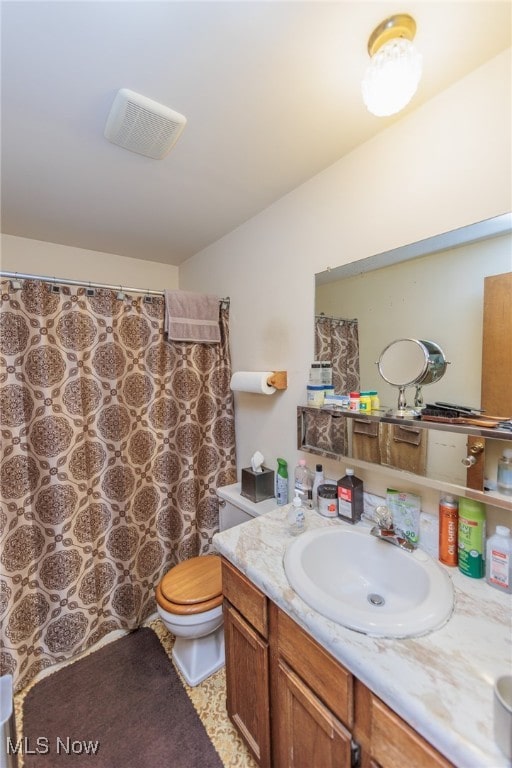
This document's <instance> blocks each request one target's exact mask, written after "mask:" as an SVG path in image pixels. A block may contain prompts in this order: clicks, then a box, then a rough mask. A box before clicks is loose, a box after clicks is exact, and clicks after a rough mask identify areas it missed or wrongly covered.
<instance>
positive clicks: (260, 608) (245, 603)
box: [222, 559, 272, 768]
mask: <svg viewBox="0 0 512 768" xmlns="http://www.w3.org/2000/svg"><path fill="white" fill-rule="evenodd" d="M222 591H223V594H224V638H225V645H226V708H227V712H228V716H229V718H230V720H231V721H232V723H233V724H234V725H235V727H236V728H237V729H238V731H239V733H240V734H241V736H242V738H243V739H244V741H245V743H246V744H247V746H248V747H249V749H250V750H251V752H252V754H253V755H254V758H255V759H256V761H257V762H258V764H259V765H260V766H261V768H271V766H272V759H271V754H270V678H269V666H270V665H269V644H268V605H267V604H268V600H267V598H266V597H265V595H263V594H262V593H261V592H260V591H259V590H258V589H257V588H256V587H255V586H254V585H253V584H252V583H251V582H250V581H249V580H248V579H246V577H245V576H244V575H243V574H241V573H240V572H239V571H238V570H236V569H235V568H233V566H232V565H231V564H230V563H228V562H227V561H226V560H224V559H223V560H222Z"/></svg>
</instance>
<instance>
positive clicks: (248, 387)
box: [231, 371, 276, 395]
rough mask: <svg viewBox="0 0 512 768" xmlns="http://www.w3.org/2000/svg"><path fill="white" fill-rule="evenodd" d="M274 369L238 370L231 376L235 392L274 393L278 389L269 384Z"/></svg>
mask: <svg viewBox="0 0 512 768" xmlns="http://www.w3.org/2000/svg"><path fill="white" fill-rule="evenodd" d="M272 373H273V372H272V371H238V372H237V373H234V374H233V375H232V377H231V389H232V390H233V392H256V393H258V394H260V395H272V394H273V393H274V392H275V391H276V390H275V387H270V386H269V385H268V384H267V379H268V377H269V376H272Z"/></svg>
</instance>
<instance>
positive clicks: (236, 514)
mask: <svg viewBox="0 0 512 768" xmlns="http://www.w3.org/2000/svg"><path fill="white" fill-rule="evenodd" d="M240 491H241V483H233V484H232V485H224V486H222V487H221V488H217V496H218V497H219V499H220V503H219V530H221V531H226V530H227V529H228V528H233V526H235V525H240V524H241V523H246V522H247V521H248V520H252V518H253V517H258V515H263V514H264V513H265V512H270V510H272V509H275V507H276V500H275V499H265V500H264V501H260V502H258V503H257V504H255V503H254V502H253V501H250V499H246V498H245V496H242V494H241V493H240Z"/></svg>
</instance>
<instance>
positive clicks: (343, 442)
mask: <svg viewBox="0 0 512 768" xmlns="http://www.w3.org/2000/svg"><path fill="white" fill-rule="evenodd" d="M315 360H329V361H331V362H332V383H333V386H334V391H335V392H336V393H337V394H340V395H345V394H348V393H349V392H352V391H357V392H358V391H359V333H358V324H357V320H343V319H342V318H337V317H327V316H325V315H316V316H315ZM307 424H308V434H307V435H306V438H305V439H306V440H307V441H309V442H310V443H311V444H312V445H316V446H318V447H320V448H321V449H322V450H324V451H326V452H327V453H330V452H334V453H337V454H341V455H345V454H347V453H348V445H349V442H348V424H347V420H346V419H331V418H329V417H328V415H327V414H325V413H322V412H321V411H319V412H318V413H314V412H313V413H310V414H309V416H308V422H307Z"/></svg>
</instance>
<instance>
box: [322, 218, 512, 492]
mask: <svg viewBox="0 0 512 768" xmlns="http://www.w3.org/2000/svg"><path fill="white" fill-rule="evenodd" d="M511 233H512V214H504V215H502V216H498V217H496V218H494V219H488V220H484V221H481V222H477V223H476V224H472V225H469V226H467V227H463V228H461V229H458V230H453V231H450V232H446V233H442V234H440V235H437V236H435V237H431V238H428V239H426V240H423V241H420V242H417V243H412V244H410V245H407V246H404V247H402V248H398V249H395V250H394V251H388V252H384V253H380V254H377V255H375V256H372V257H369V258H366V259H363V260H359V261H356V262H352V263H348V264H344V265H342V266H340V267H331V268H330V269H328V270H326V271H325V272H321V273H319V274H317V275H316V276H315V314H316V315H317V316H320V315H323V316H324V317H328V318H347V319H350V321H353V320H354V319H356V321H357V334H358V339H359V369H360V389H361V390H378V393H379V398H380V403H381V410H380V415H381V416H382V417H384V416H385V415H386V414H387V413H389V411H392V412H394V413H396V412H397V411H401V410H404V411H405V412H406V416H404V418H403V421H404V426H405V427H406V428H407V429H409V426H408V425H406V424H405V422H406V421H408V419H407V417H408V415H409V414H408V413H407V409H408V407H410V408H411V409H412V410H419V409H420V408H421V407H422V405H423V402H422V400H423V397H424V392H423V391H422V388H423V387H424V386H425V385H427V384H433V385H435V397H434V396H432V398H430V397H429V398H428V400H429V402H430V401H431V400H432V401H433V402H445V403H458V404H460V405H464V406H469V407H473V408H475V409H480V408H484V407H485V406H484V405H483V390H484V382H485V381H486V380H488V379H492V377H493V373H494V371H493V368H492V366H486V365H484V364H483V362H482V361H483V360H484V359H485V355H483V344H482V338H483V322H484V283H485V282H486V278H487V279H489V277H488V276H490V275H492V276H500V275H503V276H505V273H508V274H510V273H511V269H512V261H511V253H512V234H511ZM507 306H510V301H509V302H508V304H507ZM404 330H405V331H406V333H405V334H404ZM405 336H407V338H404V337H405ZM430 339H433V340H435V341H429V340H430ZM443 350H446V352H447V354H448V355H449V361H448V360H446V356H445V354H444V352H443ZM404 352H405V353H406V354H405V356H404V354H403V353H404ZM376 363H377V364H376ZM397 387H398V389H399V397H398V403H397V391H396V388H397ZM401 387H403V388H405V389H404V390H403V395H404V397H402V398H401V397H400V388H401ZM407 387H414V388H415V389H414V395H413V393H412V392H406V391H405V390H406V388H407ZM508 389H510V388H508ZM503 390H507V387H503ZM343 394H345V393H343ZM405 395H407V396H408V397H409V398H410V400H411V403H410V406H408V404H407V401H406V397H405ZM504 396H505V398H508V399H504V400H503V403H502V404H500V403H499V401H496V402H497V404H496V405H493V410H492V411H489V413H493V415H495V414H497V415H500V416H503V417H506V418H511V417H512V412H511V413H508V410H511V411H512V406H511V400H510V398H511V395H510V392H504ZM413 400H415V401H416V405H414V403H413V402H412V401H413ZM404 401H405V405H404ZM367 418H369V419H371V420H377V419H376V417H375V415H374V414H372V415H371V416H370V417H367ZM389 418H391V419H392V418H393V417H389ZM397 420H398V419H397ZM346 421H347V422H348V430H349V434H348V439H346V440H344V443H343V445H344V447H346V452H344V455H347V456H349V457H353V455H352V453H351V451H352V448H353V440H352V437H353V425H354V423H355V420H354V419H346ZM409 424H410V422H409ZM413 424H418V425H419V426H421V428H422V431H425V432H427V433H428V445H427V449H426V457H425V465H424V468H422V469H421V470H420V471H419V472H418V474H424V475H425V476H427V477H428V478H431V479H433V480H440V481H446V482H449V483H453V484H457V485H459V486H465V487H471V488H475V487H476V486H475V485H471V484H470V483H469V482H468V478H467V474H466V467H465V466H464V464H463V460H464V459H466V458H467V456H468V452H469V451H470V446H469V438H468V434H470V431H469V432H464V430H462V429H461V430H458V429H455V428H454V430H453V432H451V431H436V430H435V429H434V428H432V429H430V427H429V426H428V422H423V421H421V420H419V419H416V420H415V422H414V421H413ZM444 429H445V430H446V429H448V428H447V427H444ZM489 435H492V436H494V433H492V432H489V434H488V435H486V439H485V443H486V451H485V454H486V457H485V461H486V462H487V461H489V462H491V465H493V466H494V465H496V464H497V461H498V458H499V456H500V455H501V453H502V451H503V450H504V449H505V448H510V445H511V443H510V433H509V435H506V437H505V439H500V437H499V436H497V437H496V439H487V438H488V437H489ZM369 460H373V459H369ZM375 460H376V461H379V463H383V462H382V460H381V458H376V459H375ZM494 468H495V466H494ZM486 469H487V468H486ZM491 474H492V466H491Z"/></svg>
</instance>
